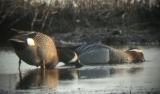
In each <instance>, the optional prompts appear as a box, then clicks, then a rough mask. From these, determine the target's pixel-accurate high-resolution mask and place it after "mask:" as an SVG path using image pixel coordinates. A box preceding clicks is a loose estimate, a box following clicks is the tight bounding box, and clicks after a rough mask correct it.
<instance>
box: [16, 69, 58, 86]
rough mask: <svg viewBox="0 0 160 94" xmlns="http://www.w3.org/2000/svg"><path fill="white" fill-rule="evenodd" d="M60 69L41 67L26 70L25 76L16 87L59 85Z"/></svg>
mask: <svg viewBox="0 0 160 94" xmlns="http://www.w3.org/2000/svg"><path fill="white" fill-rule="evenodd" d="M58 81H59V77H58V70H57V69H55V70H48V71H43V70H41V69H34V70H30V71H28V72H26V73H25V74H24V77H22V79H20V81H19V82H18V83H17V86H16V89H32V88H37V87H38V88H42V86H47V88H56V87H57V86H58Z"/></svg>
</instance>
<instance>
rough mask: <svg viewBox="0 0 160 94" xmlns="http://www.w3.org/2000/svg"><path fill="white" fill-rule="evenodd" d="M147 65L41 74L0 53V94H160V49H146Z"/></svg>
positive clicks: (7, 53) (60, 69)
mask: <svg viewBox="0 0 160 94" xmlns="http://www.w3.org/2000/svg"><path fill="white" fill-rule="evenodd" d="M143 48H144V55H145V59H146V62H144V63H141V64H121V65H111V66H109V65H108V66H102V65H101V66H84V67H82V68H79V69H76V68H73V67H58V68H56V69H54V70H48V71H42V70H40V69H39V68H36V67H34V66H30V65H27V64H26V63H22V65H21V76H20V73H19V71H18V57H17V56H16V55H15V53H14V51H12V50H1V51H0V94H1V93H2V94H8V93H9V94H14V93H15V94H21V93H27V94H49V93H56V94H64V93H65V94H106V93H139V94H146V93H158V92H160V58H159V56H160V48H159V47H143Z"/></svg>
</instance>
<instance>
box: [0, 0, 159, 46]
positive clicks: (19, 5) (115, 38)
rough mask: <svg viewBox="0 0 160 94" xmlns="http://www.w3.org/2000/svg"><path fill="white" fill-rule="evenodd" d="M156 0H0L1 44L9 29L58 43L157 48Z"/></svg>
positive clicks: (3, 42)
mask: <svg viewBox="0 0 160 94" xmlns="http://www.w3.org/2000/svg"><path fill="white" fill-rule="evenodd" d="M159 10H160V1H159V0H0V30H1V32H0V44H1V45H4V44H5V43H6V41H7V40H8V38H10V37H12V36H13V35H14V32H13V31H11V28H14V29H18V30H27V31H31V30H33V31H38V32H43V33H45V34H49V35H50V36H54V37H55V39H56V40H57V41H61V42H63V41H64V40H65V41H67V42H75V43H79V42H82V43H94V42H102V43H105V44H108V45H110V44H141V45H148V44H149V45H159V43H160V39H159V37H160V32H159V30H160V12H159Z"/></svg>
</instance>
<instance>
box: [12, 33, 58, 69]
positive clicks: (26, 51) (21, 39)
mask: <svg viewBox="0 0 160 94" xmlns="http://www.w3.org/2000/svg"><path fill="white" fill-rule="evenodd" d="M27 38H31V39H33V40H34V43H35V45H28V44H27V41H26V40H27ZM10 41H11V43H12V44H13V47H14V48H15V52H16V54H17V55H18V57H19V58H20V59H21V60H23V61H25V62H26V63H27V64H30V65H35V66H43V64H45V67H51V66H52V67H53V66H55V65H56V64H57V63H58V55H57V50H56V46H55V43H54V41H53V40H52V38H50V37H49V36H47V35H45V34H43V33H39V32H24V33H20V34H18V35H16V36H14V37H13V38H12V39H10Z"/></svg>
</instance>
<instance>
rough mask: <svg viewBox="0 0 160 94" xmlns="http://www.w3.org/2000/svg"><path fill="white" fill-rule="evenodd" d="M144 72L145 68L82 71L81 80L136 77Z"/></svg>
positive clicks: (109, 68) (111, 68) (110, 68)
mask: <svg viewBox="0 0 160 94" xmlns="http://www.w3.org/2000/svg"><path fill="white" fill-rule="evenodd" d="M141 71H143V67H132V68H117V67H116V68H113V67H108V68H106V67H105V68H98V69H97V68H93V69H89V70H80V71H79V79H97V78H110V77H113V76H118V77H120V76H123V75H134V74H137V73H139V72H141Z"/></svg>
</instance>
